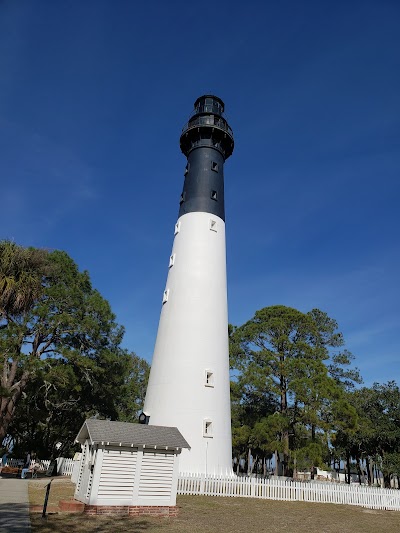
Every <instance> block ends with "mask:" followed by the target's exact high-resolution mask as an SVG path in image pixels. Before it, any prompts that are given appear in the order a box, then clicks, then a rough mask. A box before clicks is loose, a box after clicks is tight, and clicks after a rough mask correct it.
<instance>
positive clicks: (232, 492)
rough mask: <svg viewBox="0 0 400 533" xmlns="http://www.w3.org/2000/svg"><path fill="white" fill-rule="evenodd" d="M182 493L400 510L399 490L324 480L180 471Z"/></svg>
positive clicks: (180, 491) (179, 490) (179, 488)
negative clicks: (262, 477)
mask: <svg viewBox="0 0 400 533" xmlns="http://www.w3.org/2000/svg"><path fill="white" fill-rule="evenodd" d="M178 494H198V495H206V496H230V497H241V498H261V499H268V500H285V501H302V502H320V503H337V504H345V505H359V506H361V507H368V508H370V509H387V510H391V511H400V491H399V490H395V489H382V488H379V487H366V486H360V485H340V484H334V483H321V482H320V483H312V482H301V481H285V480H280V479H258V478H254V477H236V476H232V477H218V476H202V475H200V474H199V475H196V474H192V475H190V474H179V478H178Z"/></svg>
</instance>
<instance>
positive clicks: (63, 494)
mask: <svg viewBox="0 0 400 533" xmlns="http://www.w3.org/2000/svg"><path fill="white" fill-rule="evenodd" d="M40 481H41V480H38V481H30V482H29V497H30V498H31V503H32V504H33V503H43V499H44V483H40ZM73 489H74V485H73V484H72V483H71V482H70V481H67V480H65V479H60V480H59V479H55V480H54V482H53V483H52V487H51V491H50V500H49V501H50V502H51V503H53V504H54V503H58V500H59V499H68V498H71V497H72V496H73ZM53 490H54V492H53ZM57 498H58V500H57ZM177 504H178V507H179V517H178V518H174V519H168V518H147V517H146V518H117V517H115V516H113V517H102V516H99V517H90V518H89V517H88V518H85V517H84V516H82V515H73V514H71V515H69V514H65V513H61V514H49V515H48V517H47V519H45V520H43V519H42V518H41V516H40V514H39V515H37V514H31V522H32V531H33V532H35V533H36V532H37V533H38V532H40V533H57V532H60V533H83V532H85V533H86V532H87V531H90V532H101V533H120V532H121V533H122V532H130V533H139V532H146V533H172V532H176V533H182V532H187V533H210V532H219V533H221V532H222V533H238V532H239V533H241V532H243V533H244V532H246V533H247V532H253V531H254V532H266V533H273V532H296V533H339V532H340V533H366V532H377V531H379V533H394V532H396V531H400V512H395V511H373V510H371V509H363V508H361V507H354V506H349V505H333V504H321V503H303V502H281V501H274V500H256V499H251V498H216V497H215V498H213V497H207V496H178V499H177Z"/></svg>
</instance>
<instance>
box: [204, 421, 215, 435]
mask: <svg viewBox="0 0 400 533" xmlns="http://www.w3.org/2000/svg"><path fill="white" fill-rule="evenodd" d="M212 436H213V427H212V421H211V420H210V419H206V420H203V437H212Z"/></svg>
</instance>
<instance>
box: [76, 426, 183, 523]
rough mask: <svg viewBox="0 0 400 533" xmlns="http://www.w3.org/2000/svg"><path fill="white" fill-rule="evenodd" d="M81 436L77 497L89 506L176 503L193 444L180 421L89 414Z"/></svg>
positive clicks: (142, 507) (79, 439) (159, 505)
mask: <svg viewBox="0 0 400 533" xmlns="http://www.w3.org/2000/svg"><path fill="white" fill-rule="evenodd" d="M76 442H79V443H80V444H81V446H82V455H81V461H80V466H79V472H78V476H77V482H76V490H75V499H76V500H79V501H81V502H83V503H85V504H86V506H87V507H88V506H90V507H92V506H96V507H98V506H106V507H112V506H118V507H119V508H122V507H126V508H132V509H136V510H137V509H141V510H143V509H145V508H148V507H162V508H165V507H173V506H175V505H176V491H177V482H178V459H179V454H180V453H181V451H182V448H190V446H189V444H188V443H187V442H186V440H185V439H184V438H183V437H182V435H181V433H180V432H179V430H178V429H177V428H176V427H162V426H149V425H145V424H131V423H128V422H112V421H109V420H95V419H88V420H86V422H85V423H84V424H83V426H82V427H81V429H80V431H79V433H78V435H77V437H76ZM129 514H143V513H142V512H140V513H139V512H138V513H135V512H131V510H129Z"/></svg>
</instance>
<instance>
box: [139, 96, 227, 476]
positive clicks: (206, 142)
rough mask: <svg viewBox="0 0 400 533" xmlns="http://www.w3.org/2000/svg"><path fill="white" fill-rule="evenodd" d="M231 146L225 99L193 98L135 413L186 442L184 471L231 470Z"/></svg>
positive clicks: (184, 136) (182, 145)
mask: <svg viewBox="0 0 400 533" xmlns="http://www.w3.org/2000/svg"><path fill="white" fill-rule="evenodd" d="M233 147H234V140H233V132H232V130H231V128H230V127H229V125H228V123H227V120H226V118H225V117H224V103H223V101H222V100H221V99H220V98H218V97H216V96H213V95H204V96H201V97H200V98H198V99H197V100H196V102H195V103H194V111H193V113H192V115H191V117H190V119H189V121H188V123H187V124H186V125H185V126H184V127H183V130H182V134H181V137H180V148H181V150H182V152H183V154H184V155H185V156H186V158H187V163H186V167H185V170H184V176H185V178H184V185H183V190H182V193H181V196H180V201H179V203H180V207H179V216H178V220H177V221H176V224H175V228H174V239H173V246H172V252H171V255H170V257H169V262H168V276H167V282H166V285H165V290H164V292H163V295H162V308H161V314H160V322H159V327H158V332H157V339H156V344H155V348H154V354H153V361H152V365H151V371H150V377H149V383H148V388H147V393H146V399H145V404H144V409H143V413H142V415H141V421H142V422H145V423H149V424H151V425H158V426H175V427H177V428H178V429H179V431H180V432H181V433H182V435H183V436H184V438H185V439H186V440H187V442H188V443H189V445H190V446H191V449H190V450H183V452H182V454H181V458H180V465H179V470H180V471H181V472H182V473H183V472H188V473H201V474H224V475H225V474H230V473H231V472H232V437H231V408H230V380H229V347H228V305H227V285H226V246H225V205H224V163H225V161H226V159H228V157H229V156H230V155H231V154H232V152H233Z"/></svg>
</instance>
